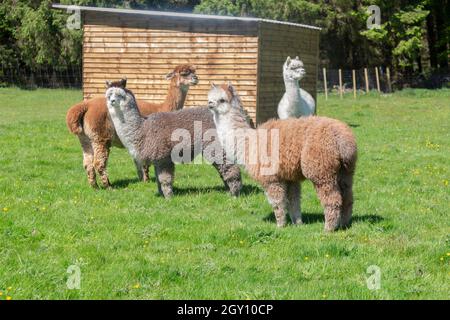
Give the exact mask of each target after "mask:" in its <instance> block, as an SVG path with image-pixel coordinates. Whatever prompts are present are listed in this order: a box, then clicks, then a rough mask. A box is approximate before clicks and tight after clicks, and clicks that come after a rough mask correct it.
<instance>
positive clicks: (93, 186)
mask: <svg viewBox="0 0 450 320" xmlns="http://www.w3.org/2000/svg"><path fill="white" fill-rule="evenodd" d="M90 185H91V187H92V189H94V190H97V189H98V184H97V182H95V183H90Z"/></svg>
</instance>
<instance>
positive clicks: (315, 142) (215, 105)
mask: <svg viewBox="0 0 450 320" xmlns="http://www.w3.org/2000/svg"><path fill="white" fill-rule="evenodd" d="M208 107H209V108H210V110H211V111H212V113H213V115H214V122H215V124H216V128H217V132H218V136H219V140H220V142H221V144H222V146H223V147H224V149H225V152H226V154H227V155H233V158H232V159H233V160H234V161H237V162H238V163H240V164H244V165H245V168H246V169H247V171H248V173H249V174H250V176H251V177H253V178H254V179H255V180H256V181H258V182H259V183H260V184H261V185H262V187H263V188H264V190H265V192H266V196H267V198H268V200H269V202H270V203H271V205H272V207H273V209H274V212H275V217H276V220H277V225H278V226H280V227H281V226H284V225H285V224H286V213H289V215H290V217H291V220H292V222H293V223H294V224H301V223H302V220H301V213H300V183H301V182H302V181H303V180H305V179H308V180H310V181H311V182H312V183H313V184H314V187H315V189H316V192H317V195H318V196H319V199H320V201H321V203H322V205H323V206H324V208H325V230H327V231H333V230H336V229H337V228H339V227H347V226H349V224H350V220H351V216H352V206H353V194H352V181H353V174H354V171H355V166H356V141H355V138H354V136H353V133H352V131H351V130H350V128H349V127H348V126H347V125H346V124H344V123H342V122H340V121H338V120H334V119H330V118H325V117H315V116H310V117H304V118H300V119H287V120H270V121H268V122H266V123H264V124H262V125H261V126H259V127H258V129H256V130H255V129H250V126H249V124H248V123H247V121H246V119H245V115H244V114H243V112H242V106H241V101H240V99H239V96H238V95H237V93H236V92H235V90H234V88H233V87H232V86H231V85H230V84H228V85H223V86H221V87H216V86H213V88H212V89H211V91H210V92H209V94H208ZM264 136H265V137H267V140H264V139H263V137H264ZM276 137H278V138H276ZM251 138H253V139H254V140H253V141H252V142H250V141H249V139H251ZM230 142H231V143H230ZM255 146H256V147H255ZM267 155H271V156H272V157H271V158H270V159H269V160H270V161H265V160H264V159H267V158H268V157H267ZM273 155H275V157H273Z"/></svg>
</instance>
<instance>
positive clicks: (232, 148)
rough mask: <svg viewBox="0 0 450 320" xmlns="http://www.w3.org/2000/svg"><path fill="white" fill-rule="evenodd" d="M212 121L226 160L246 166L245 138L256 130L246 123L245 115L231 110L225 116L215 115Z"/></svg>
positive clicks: (246, 141) (247, 141) (239, 111)
mask: <svg viewBox="0 0 450 320" xmlns="http://www.w3.org/2000/svg"><path fill="white" fill-rule="evenodd" d="M214 120H215V123H216V129H217V133H218V135H219V140H220V143H221V145H222V146H223V148H224V150H225V152H226V154H227V158H229V160H232V161H233V162H236V163H237V164H243V165H247V161H248V150H249V148H248V143H249V140H247V137H250V136H252V135H254V134H256V130H255V129H253V128H252V127H251V126H250V124H249V123H248V122H247V118H246V116H245V114H244V113H243V112H242V111H241V110H239V109H237V108H233V109H232V110H231V111H230V112H229V113H227V114H226V115H219V114H215V115H214Z"/></svg>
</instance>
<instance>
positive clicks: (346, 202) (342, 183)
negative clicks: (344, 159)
mask: <svg viewBox="0 0 450 320" xmlns="http://www.w3.org/2000/svg"><path fill="white" fill-rule="evenodd" d="M352 186H353V176H352V174H350V173H345V174H342V175H341V176H340V177H339V187H340V189H341V193H342V220H341V227H342V228H347V227H349V226H350V223H351V219H352V211H353V190H352Z"/></svg>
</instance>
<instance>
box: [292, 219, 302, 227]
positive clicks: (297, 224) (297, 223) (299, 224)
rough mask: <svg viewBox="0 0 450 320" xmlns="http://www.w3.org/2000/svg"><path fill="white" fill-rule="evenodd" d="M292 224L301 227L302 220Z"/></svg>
mask: <svg viewBox="0 0 450 320" xmlns="http://www.w3.org/2000/svg"><path fill="white" fill-rule="evenodd" d="M292 224H293V225H295V226H301V225H303V221H302V220H297V221H295V222H293V223H292Z"/></svg>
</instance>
